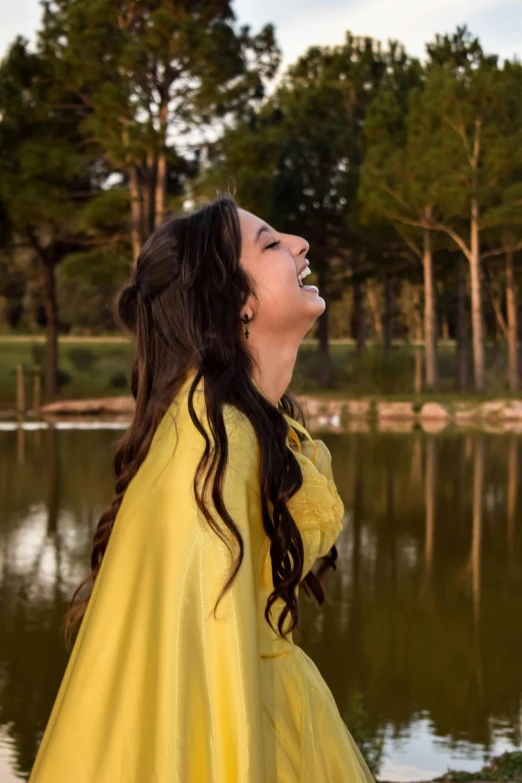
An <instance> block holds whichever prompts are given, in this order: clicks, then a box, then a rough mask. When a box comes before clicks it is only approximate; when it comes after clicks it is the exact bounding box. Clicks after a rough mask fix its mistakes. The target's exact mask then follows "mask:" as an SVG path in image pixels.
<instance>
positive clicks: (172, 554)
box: [30, 197, 373, 783]
mask: <svg viewBox="0 0 522 783" xmlns="http://www.w3.org/2000/svg"><path fill="white" fill-rule="evenodd" d="M307 251H308V243H307V242H306V241H305V240H304V239H302V238H300V237H298V236H293V235H289V234H282V233H280V232H277V231H275V230H274V229H272V228H271V227H270V226H267V225H265V224H264V223H263V222H262V221H261V220H259V218H257V217H256V216H255V215H252V214H251V213H249V212H246V211H245V210H242V209H238V208H237V206H236V204H235V203H234V201H233V200H232V199H231V198H228V197H225V198H219V199H217V200H216V201H214V202H213V203H211V204H209V205H206V206H205V207H203V208H202V209H200V210H199V211H197V212H195V213H193V214H191V215H189V216H187V217H181V218H171V219H169V220H168V221H167V222H166V223H164V224H163V225H162V226H161V227H160V228H158V229H157V230H156V231H155V232H154V234H153V235H152V236H151V237H150V238H149V239H148V240H147V242H146V243H145V245H144V247H143V249H142V251H141V253H140V255H139V258H138V259H137V262H136V265H135V268H134V269H133V272H132V279H131V281H130V282H129V284H128V285H126V286H125V287H124V288H123V289H122V291H121V292H120V294H119V296H118V299H117V309H118V314H119V317H120V319H121V321H122V322H123V324H124V326H126V327H127V328H128V329H129V330H130V331H131V332H132V334H133V335H134V338H135V343H136V360H135V364H134V367H133V372H132V392H133V395H134V397H135V399H136V410H135V415H134V418H133V421H132V424H131V426H130V428H129V430H128V431H127V433H126V434H125V436H124V438H123V440H122V442H121V444H120V447H119V449H118V452H117V454H116V457H115V461H114V472H115V478H116V489H115V495H114V498H113V501H112V503H111V506H110V508H109V509H108V510H107V511H106V512H105V513H104V514H103V516H102V517H101V519H100V521H99V524H98V527H97V530H96V533H95V536H94V542H93V551H92V558H91V566H92V573H91V575H90V581H91V583H92V585H93V586H92V590H91V594H90V597H89V598H88V600H86V601H84V602H83V603H82V604H80V605H79V606H78V607H76V608H73V606H71V609H70V611H69V614H68V616H67V618H66V621H67V622H66V635H67V638H68V639H69V640H70V632H71V628H72V627H73V625H74V624H75V623H76V621H77V620H78V619H79V618H80V617H81V616H82V615H83V620H82V623H81V626H80V630H79V633H78V635H77V638H76V641H75V644H74V647H73V649H72V653H71V656H70V659H69V663H68V666H67V669H66V672H65V675H64V678H63V681H62V684H61V686H60V690H59V692H58V696H57V698H56V701H55V704H54V707H53V710H52V713H51V716H50V719H49V722H48V725H47V727H46V730H45V733H44V736H43V739H42V742H41V744H40V748H39V751H38V755H37V758H36V761H35V764H34V767H33V771H32V774H31V777H30V783H207V781H208V783H210V781H213V783H298V782H299V783H322V782H323V781H325V782H326V781H328V782H331V783H343V781H350V782H351V781H358V782H360V783H363V782H364V783H372V781H373V779H372V777H371V774H370V772H369V770H368V768H367V766H366V764H365V762H364V760H363V758H362V756H361V754H360V752H359V751H358V749H357V747H356V746H355V744H354V742H353V740H352V738H351V736H350V734H349V732H348V730H347V728H346V726H345V725H344V723H343V721H342V719H341V716H340V714H339V711H338V709H337V706H336V704H335V701H334V698H333V695H332V693H331V691H330V690H329V688H328V687H327V685H326V683H325V681H324V680H323V679H322V677H321V675H320V673H319V671H318V669H317V668H316V666H315V664H314V663H313V662H312V661H311V659H310V658H309V657H308V656H307V655H306V654H305V653H304V652H303V651H302V650H301V648H300V647H299V646H297V645H296V644H294V641H293V640H292V634H291V631H292V630H293V629H294V628H295V629H296V630H297V631H298V630H299V626H298V620H299V617H298V601H297V595H298V589H299V585H300V584H303V587H304V589H305V591H306V592H307V594H308V595H310V594H313V595H315V597H316V598H317V599H318V601H319V603H322V601H323V600H324V592H323V589H322V586H321V582H320V580H319V578H318V576H316V575H314V574H313V573H312V572H311V568H312V565H313V563H314V562H315V560H316V559H317V558H326V560H325V561H323V565H325V564H326V566H328V564H333V561H334V560H335V557H336V554H337V552H336V549H335V547H334V542H335V540H336V538H337V537H338V535H339V533H340V531H341V530H342V527H343V514H344V508H343V504H342V502H341V500H340V498H339V495H338V493H337V490H336V487H335V484H334V481H333V476H332V471H331V460H330V453H329V451H328V449H327V448H326V446H325V444H324V443H323V442H322V441H320V440H316V441H314V440H313V439H312V438H311V437H310V435H309V434H308V432H307V430H306V429H305V427H304V426H303V421H304V418H303V414H302V411H301V409H300V408H299V406H298V405H297V403H296V401H294V400H293V399H292V397H291V396H290V395H289V394H288V393H287V392H286V387H287V385H288V383H289V381H290V379H291V376H292V371H293V368H294V363H295V359H296V354H297V349H298V346H299V343H300V342H301V340H302V338H303V336H304V335H305V334H306V332H307V331H308V330H309V329H310V327H311V325H312V324H313V322H314V321H315V319H316V318H317V317H318V316H319V315H320V314H321V313H322V312H323V310H324V308H325V303H324V300H323V299H322V298H321V297H320V296H319V293H318V291H317V288H315V287H313V286H312V287H310V286H304V287H301V280H300V279H299V278H302V277H303V276H304V275H303V272H304V270H305V268H306V267H307V265H308V261H307V260H306V253H307ZM323 570H324V568H323ZM86 581H87V580H86ZM83 584H84V583H82V585H83ZM82 585H80V587H79V588H78V590H79V589H80V588H81V587H82ZM78 590H77V591H76V592H75V594H74V595H73V602H74V598H75V596H76V594H77V593H78Z"/></svg>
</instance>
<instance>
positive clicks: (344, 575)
mask: <svg viewBox="0 0 522 783" xmlns="http://www.w3.org/2000/svg"><path fill="white" fill-rule="evenodd" d="M2 426H4V427H5V426H6V425H2ZM120 434H121V432H119V431H117V429H115V428H112V429H95V430H85V429H83V430H82V429H71V428H69V429H67V427H66V425H60V426H59V428H50V429H35V430H32V431H22V430H18V431H15V430H13V431H6V430H0V546H1V549H0V620H1V625H0V627H1V638H0V783H12V782H13V781H17V780H25V779H27V776H28V771H29V770H30V768H31V765H32V763H33V760H34V757H35V755H36V750H37V747H38V743H39V741H40V738H41V736H42V733H43V730H44V728H45V724H46V721H47V718H48V716H49V713H50V710H51V707H52V703H53V701H54V697H55V695H56V693H57V690H58V687H59V684H60V680H61V677H62V675H63V671H64V669H65V665H66V660H67V654H66V652H65V650H64V648H63V645H62V642H61V640H60V633H59V631H60V624H61V622H62V619H63V615H64V613H65V611H66V607H67V605H68V601H69V599H70V596H71V594H72V592H73V590H74V588H75V587H76V586H77V585H78V584H79V582H80V581H81V580H82V579H83V578H84V576H85V575H86V574H87V572H88V561H89V552H90V545H91V535H92V531H93V529H94V524H95V520H96V514H98V513H99V512H100V511H101V510H103V508H104V504H105V503H106V501H107V499H108V498H109V495H110V493H111V480H110V462H111V457H112V454H113V450H114V444H115V442H116V440H117V439H118V437H119V436H120ZM322 437H323V439H324V440H325V441H326V443H327V445H328V447H329V448H330V450H331V452H332V455H333V460H334V473H335V476H336V480H337V484H338V488H339V491H340V493H341V496H342V498H343V501H344V503H345V507H346V525H345V529H344V531H343V533H342V534H341V537H340V538H339V540H338V551H339V560H338V569H337V571H336V572H334V573H331V574H330V576H329V580H328V583H327V589H328V592H329V595H330V601H331V603H330V604H329V605H327V606H326V605H325V606H323V607H322V608H318V607H316V605H315V604H312V603H311V602H310V601H308V600H307V599H306V597H305V596H304V595H303V597H302V599H301V611H302V618H303V620H302V627H303V637H302V639H301V642H300V643H301V645H302V647H303V648H304V649H305V650H306V652H307V653H308V654H309V655H310V656H311V657H312V658H313V659H314V660H315V661H316V663H317V665H318V666H319V668H320V669H321V671H322V673H323V675H324V677H325V679H326V681H327V682H328V684H329V686H330V688H331V689H332V691H333V693H334V696H335V698H336V701H337V704H338V705H339V708H340V710H341V713H342V714H343V717H344V719H345V721H346V723H347V725H348V726H349V728H350V729H351V730H352V732H353V733H354V735H355V736H356V738H357V739H358V741H360V743H361V744H363V745H364V747H365V749H366V752H367V753H368V755H369V756H370V757H371V758H372V760H373V762H374V763H375V764H376V765H378V764H379V772H378V775H379V777H381V778H383V779H387V780H415V779H416V780H419V779H423V778H424V779H426V778H429V777H433V776H434V775H435V774H441V773H443V772H444V771H445V770H446V769H447V768H448V767H453V768H459V769H469V770H478V769H479V768H480V767H481V765H482V763H483V762H484V761H485V760H486V759H487V758H488V757H489V755H491V754H492V753H496V752H499V751H501V750H504V749H512V748H515V747H517V748H519V747H520V746H521V727H522V725H521V724H522V666H521V663H520V662H521V660H522V622H521V621H520V610H521V607H522V520H521V517H520V510H521V508H522V497H517V484H518V480H519V476H520V472H521V471H522V453H521V451H522V447H521V442H520V437H519V436H518V437H517V436H516V435H486V434H483V433H477V432H473V433H457V434H439V435H426V434H423V433H420V432H414V433H410V434H405V435H404V434H382V433H381V434H379V433H352V434H343V435H338V434H323V435H322Z"/></svg>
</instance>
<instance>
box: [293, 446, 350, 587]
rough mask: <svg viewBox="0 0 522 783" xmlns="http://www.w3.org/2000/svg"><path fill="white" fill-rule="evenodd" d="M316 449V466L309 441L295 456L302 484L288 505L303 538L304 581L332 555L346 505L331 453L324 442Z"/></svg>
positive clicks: (340, 529) (342, 522)
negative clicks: (335, 476) (323, 559)
mask: <svg viewBox="0 0 522 783" xmlns="http://www.w3.org/2000/svg"><path fill="white" fill-rule="evenodd" d="M314 445H315V452H316V453H315V455H314V456H315V462H312V449H313V444H311V443H310V442H309V441H303V443H302V444H301V452H299V451H296V452H295V457H296V459H297V460H298V462H299V465H300V467H301V471H302V473H303V484H302V486H301V488H300V489H299V490H298V491H297V492H296V494H295V495H294V496H293V497H292V498H290V500H289V502H288V509H289V511H290V513H291V514H292V516H293V518H294V519H295V522H296V524H297V526H298V528H299V531H300V533H301V536H302V538H303V548H304V565H303V575H302V579H304V578H305V576H306V575H307V574H308V572H309V571H310V570H311V568H312V566H313V564H314V563H315V561H316V560H317V558H319V557H323V556H324V555H326V554H327V553H328V552H329V551H330V549H331V548H332V546H333V545H334V543H335V542H336V540H337V538H338V536H339V534H340V533H341V531H342V529H343V526H344V505H343V502H342V500H341V498H340V496H339V493H338V491H337V487H336V485H335V482H334V479H333V474H332V464H331V463H332V458H331V454H330V451H329V450H328V448H327V446H326V444H325V443H324V442H323V441H322V440H318V439H315V440H314ZM301 581H302V580H301Z"/></svg>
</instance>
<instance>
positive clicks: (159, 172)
mask: <svg viewBox="0 0 522 783" xmlns="http://www.w3.org/2000/svg"><path fill="white" fill-rule="evenodd" d="M167 119H168V102H167V101H166V100H163V101H162V102H161V104H160V107H159V123H160V131H159V140H160V151H159V155H158V165H157V168H156V193H155V199H154V201H155V207H154V225H155V226H160V225H161V224H162V223H163V217H164V215H165V195H166V192H167V156H166V153H165V145H166V140H167V139H166V136H167Z"/></svg>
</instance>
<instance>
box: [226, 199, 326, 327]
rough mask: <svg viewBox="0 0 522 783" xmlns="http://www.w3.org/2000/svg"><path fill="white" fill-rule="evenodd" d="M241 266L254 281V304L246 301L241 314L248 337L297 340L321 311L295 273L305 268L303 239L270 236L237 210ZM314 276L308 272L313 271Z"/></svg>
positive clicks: (256, 221)
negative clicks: (245, 317) (245, 319)
mask: <svg viewBox="0 0 522 783" xmlns="http://www.w3.org/2000/svg"><path fill="white" fill-rule="evenodd" d="M238 212H239V222H240V226H241V259H240V263H241V266H242V267H243V268H244V269H245V270H246V271H247V272H248V273H249V274H250V275H251V277H252V278H253V280H254V281H255V287H256V291H257V295H258V297H259V302H258V303H257V302H256V301H255V300H252V301H249V302H247V303H246V304H245V306H244V307H243V310H242V313H247V314H248V316H249V318H252V327H250V326H249V330H250V329H251V334H252V335H253V336H254V330H255V334H256V335H258V336H260V333H264V334H265V335H267V334H268V335H272V336H273V335H277V336H278V337H279V338H281V337H282V336H283V335H284V334H293V336H294V337H295V338H297V339H298V340H301V339H302V337H304V335H305V334H306V332H307V331H308V330H309V329H310V327H311V326H312V324H313V323H314V321H315V320H316V318H318V317H319V316H320V315H321V313H322V312H324V309H325V307H326V305H325V301H324V299H322V297H321V296H319V291H318V289H317V288H316V287H315V286H306V283H308V280H306V279H305V280H303V284H304V286H303V287H302V288H301V287H300V285H299V281H298V279H297V275H298V273H300V272H301V271H302V270H304V268H305V267H307V266H308V261H307V259H306V254H307V252H308V248H309V244H308V242H307V241H306V239H303V238H302V237H298V236H294V234H282V233H281V232H279V231H275V230H274V229H273V228H271V227H270V226H269V225H267V224H266V223H265V222H264V221H263V220H261V219H260V218H258V217H256V215H253V214H252V213H251V212H247V211H246V210H244V209H239V210H238ZM312 271H313V270H312Z"/></svg>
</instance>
